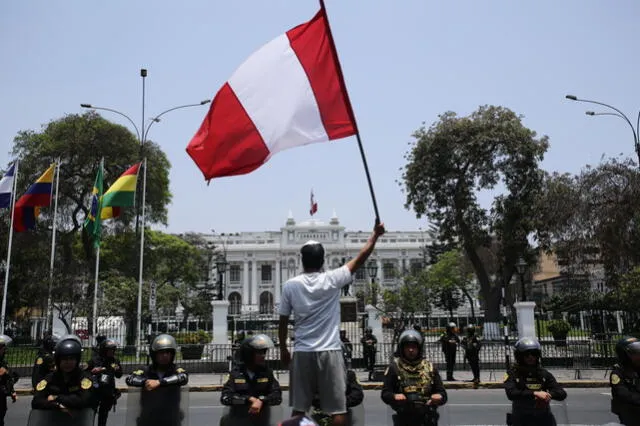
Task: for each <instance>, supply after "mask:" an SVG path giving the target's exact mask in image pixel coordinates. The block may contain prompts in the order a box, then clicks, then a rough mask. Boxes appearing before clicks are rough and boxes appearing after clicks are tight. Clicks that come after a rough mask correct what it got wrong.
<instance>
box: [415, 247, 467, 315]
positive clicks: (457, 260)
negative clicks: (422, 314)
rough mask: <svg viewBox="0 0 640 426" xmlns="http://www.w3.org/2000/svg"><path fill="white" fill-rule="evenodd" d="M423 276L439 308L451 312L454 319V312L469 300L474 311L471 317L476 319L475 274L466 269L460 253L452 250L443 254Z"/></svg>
mask: <svg viewBox="0 0 640 426" xmlns="http://www.w3.org/2000/svg"><path fill="white" fill-rule="evenodd" d="M423 276H424V278H423V279H424V280H425V281H426V286H427V287H428V288H429V289H430V290H431V292H432V294H433V295H434V297H433V300H435V305H436V306H437V307H439V308H441V309H444V310H446V311H449V316H450V317H451V318H453V311H455V310H457V309H458V308H460V307H461V306H462V305H463V304H464V299H467V301H468V302H469V305H470V307H471V310H472V313H471V316H472V317H473V318H474V319H475V308H474V305H473V301H474V299H475V297H474V295H473V274H472V273H471V271H469V270H468V269H467V268H466V265H465V259H464V257H463V255H462V254H461V253H460V252H459V251H457V250H450V251H448V252H446V253H443V254H441V255H440V256H439V257H438V259H437V262H436V263H435V264H434V265H433V266H431V267H430V268H429V269H428V270H426V271H425V272H424V273H423Z"/></svg>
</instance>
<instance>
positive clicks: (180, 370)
mask: <svg viewBox="0 0 640 426" xmlns="http://www.w3.org/2000/svg"><path fill="white" fill-rule="evenodd" d="M184 372H185V370H184V368H178V369H177V370H176V373H178V374H180V373H184Z"/></svg>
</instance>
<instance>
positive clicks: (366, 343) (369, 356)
mask: <svg viewBox="0 0 640 426" xmlns="http://www.w3.org/2000/svg"><path fill="white" fill-rule="evenodd" d="M360 343H362V352H363V354H364V362H365V364H366V366H367V370H368V371H369V380H371V375H372V373H373V369H374V367H375V365H376V345H377V344H378V339H376V336H374V335H373V332H372V330H371V329H370V328H367V330H366V332H365V335H364V337H363V338H362V339H360Z"/></svg>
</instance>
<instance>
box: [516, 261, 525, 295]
mask: <svg viewBox="0 0 640 426" xmlns="http://www.w3.org/2000/svg"><path fill="white" fill-rule="evenodd" d="M527 266H528V265H527V262H525V260H524V259H523V258H522V257H520V258H519V259H518V263H516V270H517V271H518V275H520V288H521V291H522V301H523V302H526V301H527V293H526V291H525V287H524V274H525V272H527Z"/></svg>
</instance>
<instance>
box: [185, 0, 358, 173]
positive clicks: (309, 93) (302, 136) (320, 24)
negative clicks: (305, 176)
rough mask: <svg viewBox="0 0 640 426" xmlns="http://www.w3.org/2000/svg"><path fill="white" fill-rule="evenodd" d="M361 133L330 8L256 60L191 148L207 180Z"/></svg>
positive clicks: (234, 79) (218, 103)
mask: <svg viewBox="0 0 640 426" xmlns="http://www.w3.org/2000/svg"><path fill="white" fill-rule="evenodd" d="M356 133H357V127H356V122H355V119H354V115H353V111H352V109H351V104H350V101H349V96H348V94H347V89H346V86H345V83H344V79H343V77H342V71H341V70H340V63H339V61H338V55H337V52H336V49H335V46H334V43H333V39H332V36H331V30H330V28H329V22H328V19H327V14H326V11H325V9H324V7H321V8H320V11H319V12H318V13H317V14H316V15H315V16H314V17H313V19H311V20H310V21H309V22H306V23H304V24H301V25H299V26H297V27H295V28H293V29H291V30H289V31H287V32H286V33H285V34H282V35H281V36H279V37H277V38H275V39H274V40H272V41H270V42H269V43H267V44H266V45H264V46H263V47H262V48H260V49H259V50H258V51H256V52H255V53H253V54H252V55H251V56H249V58H248V59H246V60H245V62H244V63H243V64H242V65H240V67H239V68H238V69H237V70H236V71H235V73H234V74H233V75H232V76H231V78H230V79H229V80H228V81H227V82H226V83H225V84H224V85H223V86H222V88H221V89H220V90H219V91H218V93H217V94H216V96H215V98H214V99H213V102H212V103H211V107H210V108H209V112H208V113H207V116H206V117H205V119H204V121H203V122H202V125H201V126H200V129H199V130H198V132H197V133H196V134H195V136H194V137H193V139H192V140H191V142H189V145H188V146H187V153H188V154H189V155H190V156H191V158H192V159H193V161H194V162H195V163H196V165H197V166H198V168H199V169H200V170H201V171H202V173H203V174H204V177H205V179H206V180H210V179H213V178H216V177H222V176H233V175H242V174H246V173H249V172H251V171H253V170H255V169H257V168H258V167H260V166H261V165H262V164H264V163H265V162H267V161H268V160H269V158H271V156H273V155H274V154H276V153H277V152H280V151H283V150H285V149H289V148H294V147H297V146H302V145H308V144H312V143H319V142H328V141H332V140H335V139H340V138H344V137H347V136H352V135H355V134H356Z"/></svg>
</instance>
